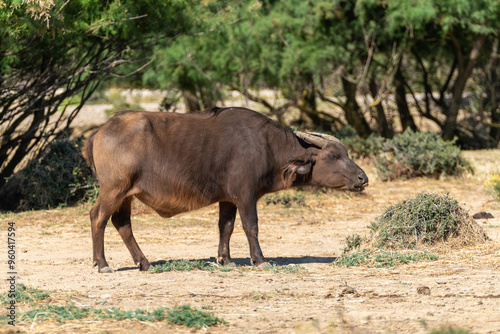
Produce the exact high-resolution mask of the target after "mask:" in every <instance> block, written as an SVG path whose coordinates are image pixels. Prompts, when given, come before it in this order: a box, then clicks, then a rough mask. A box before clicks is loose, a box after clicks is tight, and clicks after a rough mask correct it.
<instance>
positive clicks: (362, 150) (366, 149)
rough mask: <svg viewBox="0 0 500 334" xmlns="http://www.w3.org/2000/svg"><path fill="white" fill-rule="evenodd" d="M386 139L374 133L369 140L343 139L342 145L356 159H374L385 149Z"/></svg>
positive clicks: (352, 137)
mask: <svg viewBox="0 0 500 334" xmlns="http://www.w3.org/2000/svg"><path fill="white" fill-rule="evenodd" d="M385 142H386V139H385V138H383V137H381V136H379V135H377V134H375V133H373V134H371V135H370V136H369V137H368V138H366V139H363V138H360V137H354V136H351V137H346V138H344V139H342V144H344V146H345V148H346V149H347V151H348V152H349V154H350V155H351V156H352V157H354V158H373V157H376V156H378V155H379V154H380V153H381V152H382V150H383V148H384V144H385Z"/></svg>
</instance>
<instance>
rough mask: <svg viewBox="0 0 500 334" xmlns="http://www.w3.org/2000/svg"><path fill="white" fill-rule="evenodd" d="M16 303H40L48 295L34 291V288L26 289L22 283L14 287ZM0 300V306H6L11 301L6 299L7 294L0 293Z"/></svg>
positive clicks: (47, 293) (44, 292) (45, 292)
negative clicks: (0, 302)
mask: <svg viewBox="0 0 500 334" xmlns="http://www.w3.org/2000/svg"><path fill="white" fill-rule="evenodd" d="M15 295H16V298H15V299H16V303H25V304H29V303H32V302H35V301H40V300H44V299H47V298H48V297H49V296H50V294H49V292H47V291H43V290H39V289H35V288H29V287H26V286H25V285H24V284H22V283H18V284H17V285H16V293H15ZM0 299H1V300H2V304H8V303H10V301H11V299H10V298H8V293H2V294H1V295H0Z"/></svg>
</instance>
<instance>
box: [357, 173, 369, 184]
mask: <svg viewBox="0 0 500 334" xmlns="http://www.w3.org/2000/svg"><path fill="white" fill-rule="evenodd" d="M358 180H359V182H361V183H362V184H365V183H368V177H367V176H366V175H359V176H358Z"/></svg>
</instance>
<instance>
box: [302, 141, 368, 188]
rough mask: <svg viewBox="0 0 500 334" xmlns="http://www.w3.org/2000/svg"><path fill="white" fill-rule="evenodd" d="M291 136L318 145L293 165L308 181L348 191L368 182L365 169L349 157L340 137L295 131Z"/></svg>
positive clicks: (363, 185)
mask: <svg viewBox="0 0 500 334" xmlns="http://www.w3.org/2000/svg"><path fill="white" fill-rule="evenodd" d="M295 135H296V136H297V137H299V138H301V139H302V140H304V141H305V142H307V143H310V144H313V145H316V146H318V147H320V148H321V149H320V150H316V151H315V152H314V153H313V154H311V155H310V156H309V157H308V158H307V159H304V161H303V162H302V163H300V166H297V168H296V173H297V174H298V175H304V176H305V175H307V176H308V178H309V180H308V184H311V185H315V186H321V187H328V188H341V189H348V190H351V191H362V190H363V189H364V188H365V187H366V186H367V185H368V177H367V176H366V174H365V172H364V171H363V170H362V169H361V168H360V167H359V166H358V165H356V163H355V162H354V161H352V160H351V159H350V158H349V155H348V153H347V150H346V149H345V147H344V145H342V143H341V142H340V140H338V139H337V138H335V137H333V136H329V135H325V134H319V133H303V132H299V131H296V132H295Z"/></svg>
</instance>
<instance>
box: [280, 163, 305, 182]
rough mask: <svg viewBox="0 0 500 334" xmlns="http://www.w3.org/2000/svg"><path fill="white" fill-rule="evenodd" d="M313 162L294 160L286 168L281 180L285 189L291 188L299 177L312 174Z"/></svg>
mask: <svg viewBox="0 0 500 334" xmlns="http://www.w3.org/2000/svg"><path fill="white" fill-rule="evenodd" d="M311 168H312V162H311V161H310V160H305V161H304V160H293V161H291V162H289V163H288V164H287V165H286V166H285V167H284V168H283V173H282V174H281V178H282V180H283V184H284V185H285V188H290V187H291V186H292V184H293V182H294V181H295V180H296V179H297V175H300V176H302V177H304V176H305V175H308V174H309V173H310V172H311Z"/></svg>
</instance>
